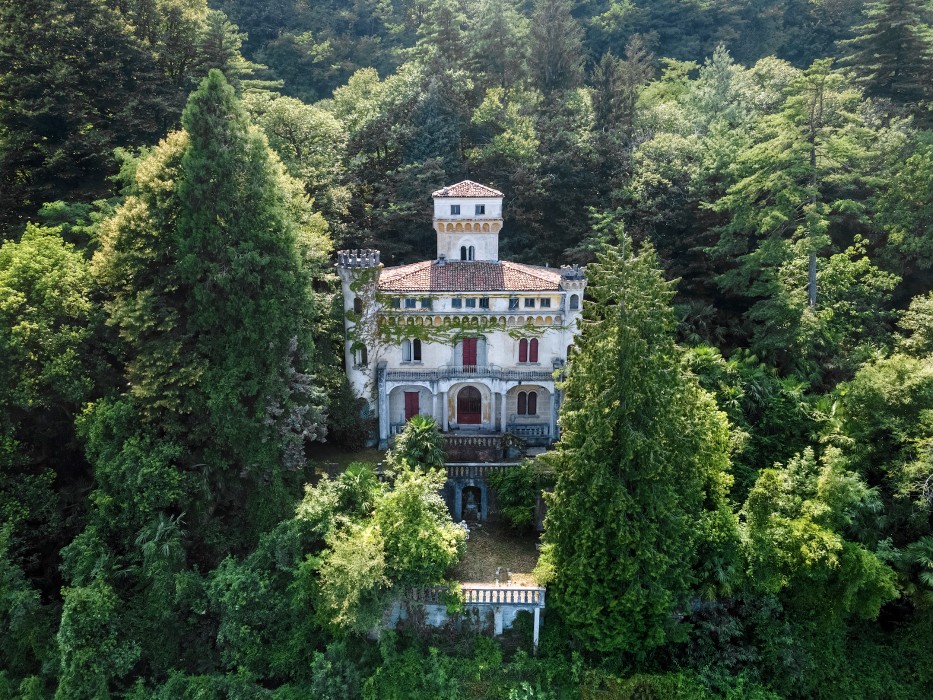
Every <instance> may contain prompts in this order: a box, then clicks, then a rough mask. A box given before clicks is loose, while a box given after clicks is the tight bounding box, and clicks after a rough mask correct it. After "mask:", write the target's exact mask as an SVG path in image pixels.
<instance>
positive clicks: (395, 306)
mask: <svg viewBox="0 0 933 700" xmlns="http://www.w3.org/2000/svg"><path fill="white" fill-rule="evenodd" d="M392 308H393V309H401V308H402V300H401V299H399V298H398V297H393V298H392Z"/></svg>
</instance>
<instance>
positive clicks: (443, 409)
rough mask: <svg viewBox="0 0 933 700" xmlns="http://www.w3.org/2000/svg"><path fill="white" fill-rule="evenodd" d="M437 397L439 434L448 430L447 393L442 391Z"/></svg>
mask: <svg viewBox="0 0 933 700" xmlns="http://www.w3.org/2000/svg"><path fill="white" fill-rule="evenodd" d="M438 396H440V397H441V432H442V433H446V432H447V431H448V430H450V428H449V427H448V426H447V421H448V419H449V417H448V415H447V392H446V391H442V392H441V393H440V394H438Z"/></svg>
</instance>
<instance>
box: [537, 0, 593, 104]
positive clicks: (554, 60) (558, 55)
mask: <svg viewBox="0 0 933 700" xmlns="http://www.w3.org/2000/svg"><path fill="white" fill-rule="evenodd" d="M572 9H573V3H572V2H571V0H536V2H535V6H534V12H533V13H532V15H531V54H530V56H529V61H530V63H531V74H532V78H533V79H534V81H535V85H536V87H537V88H538V89H539V90H541V92H543V93H545V94H548V93H551V92H554V91H559V90H570V89H573V88H575V87H579V86H580V85H581V84H582V83H583V30H582V29H581V28H580V25H579V24H578V23H577V21H576V20H575V19H574V18H573V16H572V15H571V14H570V12H571V10H572Z"/></svg>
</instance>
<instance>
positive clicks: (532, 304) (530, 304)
mask: <svg viewBox="0 0 933 700" xmlns="http://www.w3.org/2000/svg"><path fill="white" fill-rule="evenodd" d="M525 308H526V309H533V308H535V300H534V299H532V298H531V297H527V298H526V299H525Z"/></svg>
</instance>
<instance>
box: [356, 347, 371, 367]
mask: <svg viewBox="0 0 933 700" xmlns="http://www.w3.org/2000/svg"><path fill="white" fill-rule="evenodd" d="M356 359H357V364H360V365H367V364H369V354H368V353H367V352H366V346H365V345H361V346H360V348H359V349H358V350H357V351H356Z"/></svg>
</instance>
